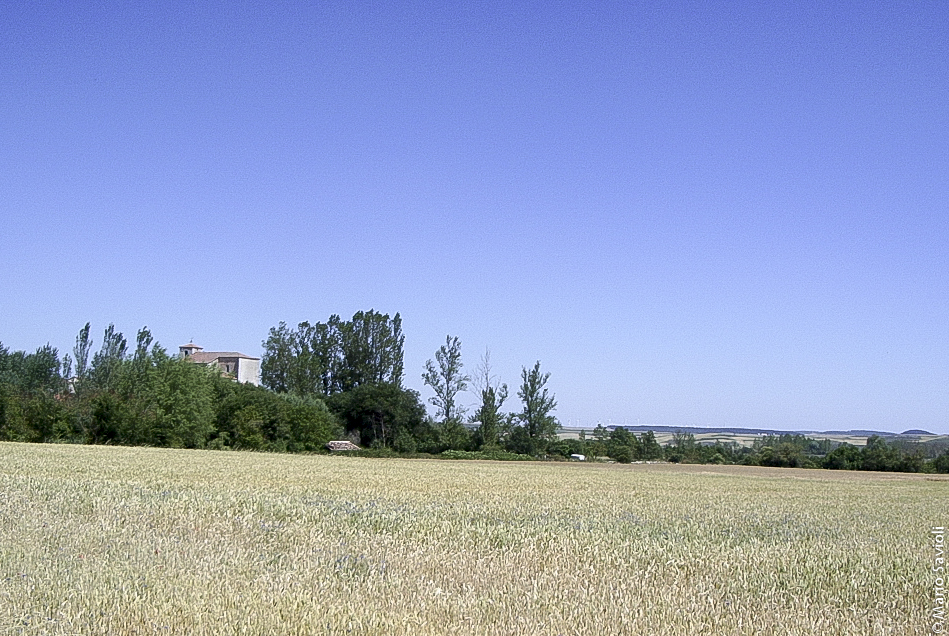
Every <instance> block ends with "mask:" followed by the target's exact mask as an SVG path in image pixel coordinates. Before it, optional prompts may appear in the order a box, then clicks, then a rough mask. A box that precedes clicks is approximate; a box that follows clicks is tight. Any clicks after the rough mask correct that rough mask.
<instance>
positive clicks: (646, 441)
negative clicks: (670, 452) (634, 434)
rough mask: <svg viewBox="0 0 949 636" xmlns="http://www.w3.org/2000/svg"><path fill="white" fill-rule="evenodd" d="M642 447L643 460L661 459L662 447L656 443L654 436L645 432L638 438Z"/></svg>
mask: <svg viewBox="0 0 949 636" xmlns="http://www.w3.org/2000/svg"><path fill="white" fill-rule="evenodd" d="M639 439H640V443H641V446H642V453H641V457H642V458H643V459H645V460H654V459H662V454H663V453H662V446H661V445H660V444H659V442H658V441H656V434H655V433H653V432H652V431H646V432H645V433H643V434H642V435H641V436H640V438H639Z"/></svg>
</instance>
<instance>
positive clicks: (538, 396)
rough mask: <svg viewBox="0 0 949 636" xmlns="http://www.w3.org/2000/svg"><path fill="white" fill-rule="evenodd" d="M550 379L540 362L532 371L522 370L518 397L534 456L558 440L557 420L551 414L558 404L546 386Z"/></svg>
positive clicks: (523, 422) (522, 422)
mask: <svg viewBox="0 0 949 636" xmlns="http://www.w3.org/2000/svg"><path fill="white" fill-rule="evenodd" d="M549 378H550V373H542V372H541V370H540V362H539V361H538V362H537V363H536V364H535V365H534V367H533V368H532V369H530V370H528V369H527V368H526V367H525V368H524V369H522V370H521V388H520V390H518V392H517V395H518V397H519V398H521V402H522V403H523V410H522V411H521V413H520V416H519V418H520V422H521V427H522V428H523V430H524V432H525V433H526V434H527V438H528V439H529V440H530V451H531V453H533V454H536V453H539V452H543V450H544V449H545V448H546V445H547V444H548V443H549V442H551V441H554V440H556V438H557V426H558V423H557V418H555V417H554V416H553V415H552V414H551V413H552V412H553V411H554V409H556V408H557V402H556V400H555V399H554V396H552V395H550V394H549V392H548V390H547V388H546V386H545V385H546V384H547V380H548V379H549ZM517 452H522V451H517Z"/></svg>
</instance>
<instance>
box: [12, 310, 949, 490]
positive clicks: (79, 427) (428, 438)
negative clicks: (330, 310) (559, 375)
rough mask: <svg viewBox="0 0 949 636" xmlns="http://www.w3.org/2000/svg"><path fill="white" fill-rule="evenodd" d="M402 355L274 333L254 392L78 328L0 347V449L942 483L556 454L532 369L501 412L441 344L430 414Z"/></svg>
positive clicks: (375, 333)
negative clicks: (125, 448)
mask: <svg viewBox="0 0 949 636" xmlns="http://www.w3.org/2000/svg"><path fill="white" fill-rule="evenodd" d="M404 342H405V336H404V334H403V332H402V320H401V317H400V315H399V314H398V313H396V314H395V315H394V316H391V317H390V316H389V315H388V314H382V313H379V312H376V311H374V310H369V311H359V312H356V314H354V315H353V317H352V318H351V319H350V320H344V319H342V318H340V317H339V316H338V315H333V316H330V318H329V319H328V320H327V321H326V322H316V323H312V324H311V323H309V322H302V323H299V324H298V325H297V326H296V327H295V328H290V327H288V326H287V324H286V323H283V322H281V323H279V324H278V325H277V326H275V327H273V328H271V329H270V331H269V333H268V335H267V338H266V339H265V340H264V341H263V348H264V353H263V356H262V359H261V384H262V386H253V385H251V384H238V383H236V382H233V381H232V380H231V379H229V378H228V377H226V376H224V375H222V373H221V372H220V370H219V369H216V368H214V367H210V366H206V365H201V364H195V363H193V362H190V361H188V360H186V359H184V358H182V357H180V356H178V355H171V354H169V353H168V352H167V351H166V350H165V349H164V348H163V347H161V346H160V345H159V344H158V343H156V342H154V339H153V337H152V335H151V333H150V332H149V330H148V329H147V328H142V329H141V330H139V332H138V333H137V334H136V338H135V342H134V345H131V346H130V344H129V343H128V341H127V340H126V338H125V336H124V335H123V334H122V333H120V332H118V331H116V330H115V327H114V326H113V325H109V326H108V327H107V328H106V329H105V330H104V332H103V334H102V339H101V342H100V343H99V346H98V349H96V347H95V344H96V343H94V339H93V337H92V335H91V326H90V324H88V323H87V324H86V325H85V326H83V328H82V329H80V330H79V333H78V335H77V336H76V341H75V346H74V347H73V349H72V352H71V354H70V353H66V354H64V355H62V356H60V354H59V352H58V350H57V349H56V348H54V347H52V346H50V345H48V344H47V345H45V346H43V347H40V348H38V349H37V350H36V351H34V352H33V353H26V352H24V351H13V352H11V351H9V350H8V349H7V348H6V347H4V346H3V345H2V343H0V440H6V441H23V442H66V443H86V444H122V445H149V446H167V447H176V448H210V449H235V450H262V451H276V452H314V451H322V450H324V447H325V444H326V442H328V441H330V440H332V439H342V438H348V439H350V440H352V441H353V442H355V443H356V444H358V445H360V446H362V447H364V448H368V449H371V450H370V453H375V454H402V455H408V456H411V455H417V454H428V455H436V454H438V455H441V456H446V457H481V458H497V459H515V458H517V459H523V458H548V459H557V458H559V459H569V458H572V457H573V458H576V457H577V456H583V457H584V459H591V460H592V459H608V460H611V461H617V462H621V463H625V462H633V461H670V462H687V463H720V464H745V465H759V466H787V467H805V468H831V469H849V470H888V471H903V472H932V471H936V472H949V449H946V448H938V449H937V448H935V447H927V446H920V445H915V446H912V445H910V446H907V445H906V444H905V443H899V442H889V443H888V442H887V441H886V440H884V439H883V438H880V437H871V438H870V439H869V440H868V442H867V445H866V446H865V447H863V448H860V447H855V446H850V445H847V444H841V445H837V444H833V443H831V442H830V441H828V440H812V439H809V438H806V437H804V436H802V435H782V436H772V437H764V438H759V439H757V440H756V441H755V443H754V444H753V445H752V446H751V447H743V446H740V445H738V444H737V443H730V444H725V443H721V442H719V443H716V444H713V445H706V444H701V443H698V442H696V440H695V438H694V436H692V435H691V434H676V435H675V436H674V437H673V439H672V440H671V441H670V442H669V443H667V444H666V445H664V446H663V445H660V444H659V442H658V441H657V440H656V437H655V435H654V434H653V433H652V432H651V431H649V432H645V433H642V434H640V435H638V436H637V435H636V434H634V433H633V432H630V431H627V430H626V429H624V428H623V427H614V428H611V429H607V428H606V427H603V426H598V427H597V428H596V429H594V430H593V431H592V434H591V435H590V436H587V435H586V434H585V433H582V434H581V435H580V438H579V439H559V437H558V434H557V433H558V430H559V428H560V425H559V423H558V421H557V419H556V417H555V416H554V411H555V410H556V408H557V401H556V399H555V397H554V396H553V395H552V394H551V393H550V391H549V389H548V387H547V382H548V380H549V378H550V374H549V373H548V372H545V371H542V370H541V365H540V362H539V361H538V362H536V363H535V364H534V365H532V366H530V367H523V368H522V369H521V377H520V384H519V386H518V388H517V389H516V391H515V392H514V394H515V395H516V397H517V400H518V402H519V404H518V405H517V406H516V407H514V408H513V409H510V410H508V409H505V406H506V405H509V404H510V401H509V400H510V398H511V395H510V393H511V392H510V390H509V388H508V385H507V384H506V383H503V382H501V381H500V379H499V378H498V377H497V376H496V375H495V374H494V373H493V371H492V368H491V362H490V355H489V353H488V352H485V354H484V355H483V356H482V357H481V359H480V363H479V365H478V367H477V369H476V370H475V372H474V374H473V375H469V374H467V373H466V372H465V366H464V363H463V360H462V355H461V341H460V339H459V338H458V337H455V336H450V335H449V336H447V337H446V339H445V343H444V344H443V345H441V346H440V347H439V348H438V349H437V350H436V351H435V352H434V356H433V358H432V359H429V360H428V361H427V362H426V364H425V365H424V369H423V370H422V374H421V379H422V380H423V382H424V383H425V385H426V386H428V387H430V388H431V390H432V392H433V393H434V395H433V397H431V398H430V399H429V403H430V405H431V406H432V407H434V415H429V414H428V412H427V411H426V407H425V405H424V404H423V402H422V400H421V396H420V394H419V393H418V392H417V391H414V390H412V389H409V388H406V387H404V386H403V379H404V363H403V358H404V355H403V347H404ZM469 391H470V392H471V393H473V394H474V395H475V396H476V398H477V401H476V403H475V405H474V408H473V410H472V411H471V412H470V413H469V412H468V410H467V409H466V408H465V407H464V405H462V403H461V401H460V395H461V394H462V393H465V392H469ZM937 451H940V452H941V454H939V452H937Z"/></svg>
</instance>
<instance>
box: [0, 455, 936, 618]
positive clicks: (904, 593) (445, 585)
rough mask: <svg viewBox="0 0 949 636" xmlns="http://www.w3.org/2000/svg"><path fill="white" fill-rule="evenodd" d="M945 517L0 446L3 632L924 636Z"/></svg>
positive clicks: (746, 481)
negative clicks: (936, 542)
mask: <svg viewBox="0 0 949 636" xmlns="http://www.w3.org/2000/svg"><path fill="white" fill-rule="evenodd" d="M943 479H944V478H943ZM947 504H949V482H947V481H945V480H940V478H937V477H929V478H927V477H926V476H922V475H906V476H898V475H884V474H868V473H840V472H830V471H803V470H795V469H755V468H750V469H749V468H742V467H723V468H714V467H705V466H682V467H680V466H670V465H627V466H619V465H605V464H600V465H584V464H555V463H500V462H497V463H492V462H462V461H426V460H393V459H360V458H349V457H330V456H290V455H267V454H256V453H235V452H210V451H208V452H205V451H176V450H163V449H143V448H115V447H88V446H58V445H45V446H40V445H22V444H0V633H2V634H254V635H259V634H324V633H326V634H584V635H586V634H649V635H659V634H759V633H766V634H768V635H769V636H773V635H779V634H794V635H804V634H815V635H818V634H819V635H826V634H854V635H856V634H859V635H861V636H866V635H871V634H921V633H928V632H929V630H930V627H929V626H928V619H927V615H928V613H929V610H930V608H931V602H932V585H933V575H932V573H931V571H930V568H931V566H932V548H931V547H930V543H929V532H930V528H931V527H932V526H934V525H943V526H945V525H947V524H949V505H947Z"/></svg>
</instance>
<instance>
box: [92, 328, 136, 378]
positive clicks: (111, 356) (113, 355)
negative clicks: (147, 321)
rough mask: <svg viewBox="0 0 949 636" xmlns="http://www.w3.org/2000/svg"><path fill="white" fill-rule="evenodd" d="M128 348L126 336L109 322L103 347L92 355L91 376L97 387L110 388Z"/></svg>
mask: <svg viewBox="0 0 949 636" xmlns="http://www.w3.org/2000/svg"><path fill="white" fill-rule="evenodd" d="M127 348H128V343H127V342H126V340H125V337H124V336H123V335H122V334H121V332H118V331H116V330H115V325H113V324H111V323H110V324H109V326H108V327H106V329H105V333H104V334H103V336H102V347H101V348H100V349H99V351H98V352H97V353H96V354H95V355H94V356H93V357H92V369H91V370H90V372H89V378H90V381H91V383H92V385H93V386H94V387H95V388H96V389H109V388H111V386H112V380H113V377H112V376H113V374H114V372H115V370H116V369H117V368H118V367H119V365H120V364H121V363H122V361H123V360H125V353H126V350H127Z"/></svg>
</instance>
